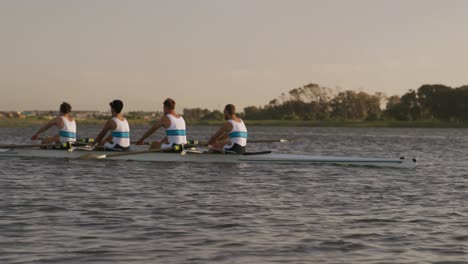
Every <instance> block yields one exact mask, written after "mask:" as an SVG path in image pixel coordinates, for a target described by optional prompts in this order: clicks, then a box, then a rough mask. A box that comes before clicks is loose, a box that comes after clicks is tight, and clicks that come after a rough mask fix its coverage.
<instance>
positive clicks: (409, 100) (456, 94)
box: [244, 84, 468, 121]
mask: <svg viewBox="0 0 468 264" xmlns="http://www.w3.org/2000/svg"><path fill="white" fill-rule="evenodd" d="M244 115H245V118H246V119H252V120H319V121H327V120H356V121H358V120H362V121H363V120H366V121H377V120H401V121H417V120H441V121H468V86H462V87H459V88H451V87H448V86H445V85H423V86H421V87H420V88H419V89H417V90H416V91H415V90H410V91H408V92H407V93H406V94H404V95H403V96H401V97H400V96H396V95H395V96H391V97H386V96H385V95H384V94H382V93H375V94H368V93H366V92H362V91H360V92H356V91H350V90H346V91H340V90H339V89H330V88H327V87H321V86H319V85H317V84H308V85H305V86H303V87H300V88H296V89H293V90H291V91H289V93H288V94H282V95H281V96H280V97H279V98H276V99H273V100H271V101H270V102H269V104H268V105H265V106H262V107H256V106H249V107H246V108H244Z"/></svg>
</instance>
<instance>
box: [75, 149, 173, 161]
mask: <svg viewBox="0 0 468 264" xmlns="http://www.w3.org/2000/svg"><path fill="white" fill-rule="evenodd" d="M172 150H180V147H179V146H174V147H170V148H159V149H147V150H140V151H128V152H120V153H111V154H101V155H99V154H95V153H88V154H85V155H83V156H80V157H78V158H77V159H79V160H90V159H105V158H113V157H121V156H129V155H136V154H144V153H151V152H161V151H172Z"/></svg>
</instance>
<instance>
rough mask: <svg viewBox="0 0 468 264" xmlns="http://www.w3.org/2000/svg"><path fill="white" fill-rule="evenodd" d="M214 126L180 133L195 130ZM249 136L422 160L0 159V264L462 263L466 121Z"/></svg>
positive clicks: (291, 148) (290, 149) (19, 134)
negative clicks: (461, 125) (382, 165)
mask: <svg viewBox="0 0 468 264" xmlns="http://www.w3.org/2000/svg"><path fill="white" fill-rule="evenodd" d="M35 129H36V128H20V129H5V128H1V129H0V133H1V135H2V138H3V139H2V141H3V143H12V142H15V143H25V142H28V141H27V138H28V137H29V136H30V135H31V132H34V130H35ZM144 129H146V127H136V128H134V132H133V133H132V136H133V137H135V138H137V137H138V136H139V135H141V133H142V132H144ZM215 129H216V128H214V127H195V128H191V130H189V132H190V133H191V135H192V137H196V138H199V139H204V138H206V136H205V137H204V135H206V134H207V133H211V132H213V131H214V130H215ZM98 130H99V127H92V126H88V127H83V128H82V133H83V134H84V135H86V136H92V135H94V134H95V133H96V132H97V131H98ZM249 134H250V135H251V137H253V138H267V137H270V138H271V137H275V138H276V137H289V138H291V137H293V138H295V139H296V142H295V143H294V144H279V143H275V144H251V145H250V146H249V148H250V150H266V149H272V150H274V151H277V152H287V153H311V154H324V155H353V156H376V157H396V156H399V155H403V154H410V156H418V157H419V158H420V162H419V167H418V168H417V169H416V170H398V169H379V168H361V167H343V166H310V165H304V164H294V165H271V164H215V163H207V164H191V163H157V162H155V163H151V162H123V161H109V160H107V161H106V160H103V161H79V160H73V161H66V160H48V159H20V158H1V159H0V168H1V169H0V252H1V254H0V262H1V263H62V262H66V263H154V262H160V263H246V262H250V263H271V262H277V263H283V262H292V263H310V262H315V263H384V262H385V263H389V262H390V263H424V262H433V263H435V262H440V263H450V262H452V263H456V262H457V261H458V263H462V262H463V261H466V254H467V253H468V243H467V241H468V231H466V230H468V224H467V221H466V219H467V217H468V209H467V207H466V201H467V200H468V192H467V191H468V190H467V186H468V182H467V181H468V180H467V177H466V175H468V171H467V166H466V165H467V161H466V146H467V142H468V136H467V135H466V130H463V129H414V130H413V129H358V128H278V129H271V128H262V127H250V128H249ZM158 135H160V134H158Z"/></svg>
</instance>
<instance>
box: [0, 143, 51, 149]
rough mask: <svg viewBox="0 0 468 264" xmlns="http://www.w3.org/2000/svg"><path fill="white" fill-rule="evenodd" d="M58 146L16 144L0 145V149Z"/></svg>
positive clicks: (49, 145)
mask: <svg viewBox="0 0 468 264" xmlns="http://www.w3.org/2000/svg"><path fill="white" fill-rule="evenodd" d="M58 146H60V145H59V144H25V145H16V144H0V148H40V147H58Z"/></svg>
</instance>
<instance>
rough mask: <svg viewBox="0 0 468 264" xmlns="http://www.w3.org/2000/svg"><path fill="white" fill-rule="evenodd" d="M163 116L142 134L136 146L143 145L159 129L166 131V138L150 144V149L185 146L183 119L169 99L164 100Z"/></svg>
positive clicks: (173, 102) (185, 137)
mask: <svg viewBox="0 0 468 264" xmlns="http://www.w3.org/2000/svg"><path fill="white" fill-rule="evenodd" d="M163 105H164V107H163V108H164V116H162V117H161V118H160V119H159V120H158V121H157V122H156V123H155V124H154V125H153V126H152V127H151V128H150V129H148V131H146V132H145V134H143V136H142V137H141V138H140V140H138V141H137V143H136V145H143V144H144V140H145V139H146V138H148V137H149V136H151V134H153V133H154V132H155V131H156V130H158V129H159V128H160V127H164V128H165V129H166V136H165V137H164V138H163V139H162V140H160V141H155V142H152V143H151V145H150V149H160V148H171V147H173V146H174V145H181V144H187V136H186V130H185V120H184V118H183V117H182V116H181V115H179V114H177V113H176V112H175V101H174V100H172V99H171V98H167V99H166V100H164V103H163Z"/></svg>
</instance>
